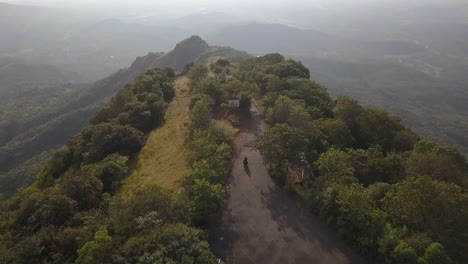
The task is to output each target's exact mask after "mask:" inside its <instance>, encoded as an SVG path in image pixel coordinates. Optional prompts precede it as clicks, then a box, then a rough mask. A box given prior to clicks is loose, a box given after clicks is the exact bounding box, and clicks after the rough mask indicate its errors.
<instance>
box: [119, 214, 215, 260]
mask: <svg viewBox="0 0 468 264" xmlns="http://www.w3.org/2000/svg"><path fill="white" fill-rule="evenodd" d="M122 248H123V250H122V251H123V255H122V257H123V258H124V259H126V260H127V262H129V263H141V264H153V263H157V264H159V263H161V264H163V263H184V264H216V263H218V261H217V259H216V257H215V256H214V255H213V254H212V253H211V252H210V247H209V244H208V243H207V242H206V241H205V240H204V233H203V232H202V231H201V230H198V229H195V228H192V227H189V226H187V225H184V224H181V223H177V224H167V225H164V226H162V227H160V228H156V229H153V230H148V231H147V232H145V233H143V234H141V235H140V236H136V237H133V238H132V239H129V240H128V241H127V242H126V243H125V245H123V247H122Z"/></svg>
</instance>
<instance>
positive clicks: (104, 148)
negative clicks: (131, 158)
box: [79, 123, 145, 163]
mask: <svg viewBox="0 0 468 264" xmlns="http://www.w3.org/2000/svg"><path fill="white" fill-rule="evenodd" d="M144 138H145V137H144V135H143V133H142V132H140V131H139V130H137V129H135V128H133V127H130V126H122V125H119V124H114V123H100V124H98V125H91V126H88V127H86V128H85V129H84V130H83V132H82V133H81V141H80V142H79V144H80V145H81V146H80V150H79V151H80V152H81V153H79V154H81V156H82V158H83V160H84V161H85V162H87V163H92V162H97V161H100V160H102V159H103V158H105V157H106V156H107V155H109V154H112V153H120V154H121V155H125V156H126V155H131V154H134V153H136V152H137V151H139V150H140V149H141V148H142V147H143V144H144Z"/></svg>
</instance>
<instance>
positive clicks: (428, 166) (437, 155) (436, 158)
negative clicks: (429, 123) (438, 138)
mask: <svg viewBox="0 0 468 264" xmlns="http://www.w3.org/2000/svg"><path fill="white" fill-rule="evenodd" d="M407 170H408V173H409V174H411V175H427V176H429V177H431V178H432V179H434V180H439V181H446V182H453V183H456V184H458V185H461V186H468V177H467V176H468V163H467V162H466V159H465V157H464V156H463V154H461V153H460V152H459V151H458V150H457V149H456V148H454V147H448V146H442V145H439V144H437V143H436V142H435V141H433V140H423V141H420V142H418V143H417V144H416V145H415V147H414V150H413V151H412V152H411V154H410V156H409V159H408V161H407Z"/></svg>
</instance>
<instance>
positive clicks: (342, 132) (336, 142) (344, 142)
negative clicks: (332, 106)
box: [313, 118, 354, 149]
mask: <svg viewBox="0 0 468 264" xmlns="http://www.w3.org/2000/svg"><path fill="white" fill-rule="evenodd" d="M313 125H314V126H315V127H316V128H318V129H319V130H320V131H321V132H322V133H323V134H324V136H325V140H326V141H327V142H328V144H329V145H330V146H336V147H338V148H341V149H344V148H348V147H351V146H352V145H353V143H354V138H353V136H352V135H351V131H350V130H349V128H348V126H347V125H346V124H345V123H344V122H343V121H341V120H337V119H331V118H321V119H317V120H314V122H313Z"/></svg>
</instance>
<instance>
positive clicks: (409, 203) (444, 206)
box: [384, 176, 468, 258]
mask: <svg viewBox="0 0 468 264" xmlns="http://www.w3.org/2000/svg"><path fill="white" fill-rule="evenodd" d="M467 207H468V195H467V194H466V193H464V192H463V190H462V189H461V188H460V187H459V186H457V185H455V184H450V183H445V182H439V181H434V180H432V179H431V178H429V177H427V176H419V177H410V178H408V179H405V180H404V181H402V182H399V183H397V184H395V185H394V189H393V190H392V191H390V192H388V193H387V196H386V198H385V200H384V209H385V211H386V212H388V214H389V215H390V216H391V218H392V221H393V222H394V223H395V224H397V225H399V226H406V227H407V228H408V229H409V230H411V231H412V232H425V233H427V234H428V235H429V237H430V238H431V239H432V240H433V241H439V242H441V243H442V244H444V245H446V246H447V247H448V248H450V250H449V251H448V252H449V254H450V255H451V256H454V257H455V256H456V257H457V258H461V257H462V256H463V257H464V258H466V257H468V256H467V254H466V252H468V244H466V243H465V242H464V241H466V239H467V235H468V227H467V225H466V224H465V223H467V222H468V208H467Z"/></svg>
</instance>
